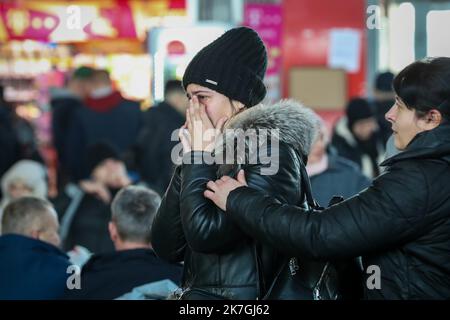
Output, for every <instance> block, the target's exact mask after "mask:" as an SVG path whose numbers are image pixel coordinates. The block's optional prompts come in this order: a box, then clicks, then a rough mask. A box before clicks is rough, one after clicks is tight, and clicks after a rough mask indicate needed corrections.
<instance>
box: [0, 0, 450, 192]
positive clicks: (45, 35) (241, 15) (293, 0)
mask: <svg viewBox="0 0 450 320" xmlns="http://www.w3.org/2000/svg"><path fill="white" fill-rule="evenodd" d="M240 25H246V26H250V27H252V28H254V29H255V30H256V31H257V32H258V33H259V34H260V36H261V37H262V38H263V39H264V41H265V44H266V46H267V49H268V52H269V65H268V69H267V74H266V79H265V81H266V84H267V88H268V95H267V97H266V101H267V102H272V101H276V100H278V99H280V98H287V97H292V98H295V99H298V100H300V101H302V102H304V103H305V104H306V105H307V106H310V107H312V108H313V109H314V110H316V111H317V112H318V113H319V114H320V115H321V116H322V118H323V119H324V120H325V123H326V125H327V126H328V127H329V128H331V127H332V126H333V125H334V123H335V122H336V120H337V119H338V118H339V117H340V116H341V115H342V114H343V113H344V110H345V107H346V105H347V103H348V101H349V100H350V99H352V98H354V97H365V98H367V99H369V100H370V99H373V98H374V92H375V91H376V90H375V89H374V88H376V85H377V84H376V80H375V79H376V76H377V74H379V73H380V72H387V71H390V72H392V73H394V74H395V73H396V72H398V71H399V70H401V69H402V68H403V67H405V66H406V65H407V64H409V63H411V62H412V61H414V60H416V59H420V58H423V57H426V56H450V37H449V30H450V1H445V0H433V1H425V0H416V1H398V0H380V1H377V0H346V1H335V0H316V1H311V0H265V1H263V0H259V1H257V0H148V1H142V0H105V1H100V0H98V1H97V0H89V1H83V0H79V1H78V0H74V1H70V0H39V1H38V0H28V1H25V0H2V1H1V2H0V85H1V86H2V87H3V96H4V101H5V103H8V105H10V106H11V108H13V110H14V112H15V114H16V115H17V116H18V117H20V118H21V119H23V120H24V121H26V125H25V127H27V126H28V125H29V127H28V128H31V130H32V131H33V132H34V134H35V141H34V143H35V144H36V147H37V148H38V150H39V152H40V154H41V155H42V157H43V159H44V162H45V163H46V164H47V166H48V168H49V180H50V191H51V190H53V189H54V188H55V185H56V183H55V182H52V177H53V176H55V174H52V170H54V169H52V168H55V167H56V166H57V163H56V162H57V156H56V155H55V148H54V146H53V143H52V139H53V137H52V134H51V133H52V130H51V112H50V111H51V108H50V100H51V90H52V88H58V87H63V86H64V85H65V84H66V81H67V78H68V75H69V74H70V73H71V72H72V71H73V70H75V69H76V68H78V67H80V66H89V67H92V68H96V69H105V70H107V71H108V72H109V74H110V77H111V80H112V82H113V86H114V88H115V89H117V90H119V91H120V92H121V94H122V96H123V97H125V98H127V99H130V100H136V101H138V102H139V103H140V106H141V109H143V110H145V109H147V108H149V107H150V106H152V105H154V104H155V103H157V102H159V101H161V100H163V98H164V85H165V83H166V82H167V80H170V79H181V78H182V75H183V73H184V70H185V68H186V66H187V64H188V62H189V61H190V59H191V58H192V57H193V56H194V55H195V53H196V52H197V51H198V50H200V49H201V48H202V47H203V46H205V45H206V44H208V43H209V42H211V41H212V40H213V39H215V38H217V37H218V36H219V35H220V34H222V33H223V32H224V31H225V30H227V29H229V28H232V27H235V26H240ZM388 89H389V88H388ZM23 132H26V130H25V131H23ZM24 139H26V137H24ZM52 186H53V187H52ZM55 190H56V189H55Z"/></svg>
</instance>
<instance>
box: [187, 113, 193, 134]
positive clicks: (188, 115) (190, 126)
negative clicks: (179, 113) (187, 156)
mask: <svg viewBox="0 0 450 320" xmlns="http://www.w3.org/2000/svg"><path fill="white" fill-rule="evenodd" d="M186 126H187V129H188V130H189V131H191V130H192V121H191V112H190V107H189V108H187V109H186Z"/></svg>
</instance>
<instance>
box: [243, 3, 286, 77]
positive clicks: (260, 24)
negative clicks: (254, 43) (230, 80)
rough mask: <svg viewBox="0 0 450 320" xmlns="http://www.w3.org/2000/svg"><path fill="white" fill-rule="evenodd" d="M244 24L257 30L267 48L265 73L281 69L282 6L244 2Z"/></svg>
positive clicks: (276, 71)
mask: <svg viewBox="0 0 450 320" xmlns="http://www.w3.org/2000/svg"><path fill="white" fill-rule="evenodd" d="M244 13H245V14H244V24H245V25H247V26H249V27H251V28H252V29H254V30H255V31H256V32H258V34H259V36H260V37H261V38H262V39H263V41H264V44H265V45H266V48H267V53H268V56H269V57H268V58H269V64H268V68H267V74H268V75H269V74H274V73H279V72H280V70H281V41H282V32H283V29H282V23H281V22H282V8H281V5H278V4H256V3H255V4H251V3H249V4H246V5H245V10H244Z"/></svg>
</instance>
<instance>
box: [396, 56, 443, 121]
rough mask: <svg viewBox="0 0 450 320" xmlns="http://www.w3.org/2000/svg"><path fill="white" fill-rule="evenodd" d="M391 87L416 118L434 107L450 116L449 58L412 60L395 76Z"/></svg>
mask: <svg viewBox="0 0 450 320" xmlns="http://www.w3.org/2000/svg"><path fill="white" fill-rule="evenodd" d="M394 91H395V93H396V94H397V95H398V96H399V97H400V99H401V100H402V101H403V102H404V103H405V105H406V107H407V108H408V109H410V110H412V109H414V110H415V111H416V114H417V116H418V117H419V118H422V117H424V116H425V115H426V114H427V113H428V112H429V111H430V110H432V109H437V110H439V112H440V113H441V115H442V117H443V118H444V119H445V120H449V119H450V58H447V57H439V58H426V59H423V60H419V61H416V62H413V63H412V64H410V65H409V66H407V67H406V68H404V69H403V70H402V71H401V72H400V73H399V74H398V75H397V76H396V77H395V78H394Z"/></svg>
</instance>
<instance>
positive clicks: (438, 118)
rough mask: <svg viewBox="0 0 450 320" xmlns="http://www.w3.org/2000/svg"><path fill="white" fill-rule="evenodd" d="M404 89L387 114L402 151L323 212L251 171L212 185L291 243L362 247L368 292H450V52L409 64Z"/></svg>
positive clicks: (302, 248) (259, 225)
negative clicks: (260, 186)
mask: <svg viewBox="0 0 450 320" xmlns="http://www.w3.org/2000/svg"><path fill="white" fill-rule="evenodd" d="M394 90H395V94H396V100H395V104H394V105H393V106H392V108H391V109H390V110H389V111H388V112H387V113H386V119H387V120H389V122H390V123H391V124H392V130H393V132H394V142H395V146H396V147H397V148H398V149H400V150H402V152H401V153H399V154H397V155H394V156H393V157H391V158H389V159H387V160H386V161H385V162H384V163H383V166H386V167H387V169H386V171H385V172H384V173H383V174H381V175H380V176H378V177H377V178H376V179H375V180H373V182H372V185H371V186H370V187H369V188H367V189H366V190H364V191H363V192H361V193H359V194H358V195H356V196H354V197H352V198H350V199H348V200H345V201H343V202H340V203H338V204H335V205H334V206H332V207H329V208H327V209H325V210H323V211H320V212H319V211H315V212H313V214H307V213H310V212H308V211H306V210H303V209H302V208H299V207H296V206H291V205H287V204H286V202H284V203H283V202H282V203H280V201H278V200H276V199H274V198H271V197H267V196H264V195H263V194H261V193H260V192H259V191H257V190H252V189H251V188H247V187H245V180H244V179H243V178H241V179H240V181H236V180H234V179H232V178H229V179H228V181H217V182H215V183H213V182H211V183H210V184H209V186H210V187H211V191H210V192H209V193H208V194H207V195H208V198H209V199H211V200H213V201H214V202H215V203H216V204H217V205H218V206H219V207H220V208H222V209H223V210H226V214H227V216H228V217H230V218H231V219H232V220H233V221H234V222H235V223H237V224H239V226H240V227H241V230H243V231H244V232H246V233H247V234H249V235H250V236H252V237H254V238H256V239H258V240H260V241H263V242H264V243H266V244H268V245H273V246H275V247H276V248H278V249H279V250H283V251H284V252H286V253H289V254H293V255H296V256H298V257H312V258H315V259H325V260H326V259H346V258H351V257H357V256H362V262H363V266H364V269H365V270H366V272H365V279H364V290H365V298H366V299H391V300H399V299H406V300H412V299H432V300H436V299H447V300H448V299H450V250H449V247H450V197H449V195H450V185H449V183H448V182H449V181H450V170H449V165H450V125H449V120H450V58H448V57H440V58H428V59H424V60H419V61H416V62H414V63H412V64H410V65H408V66H407V67H406V68H405V69H403V70H402V71H401V72H400V73H399V74H398V75H397V76H396V77H395V79H394ZM342 183H345V181H343V182H342ZM280 217H281V218H280Z"/></svg>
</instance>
